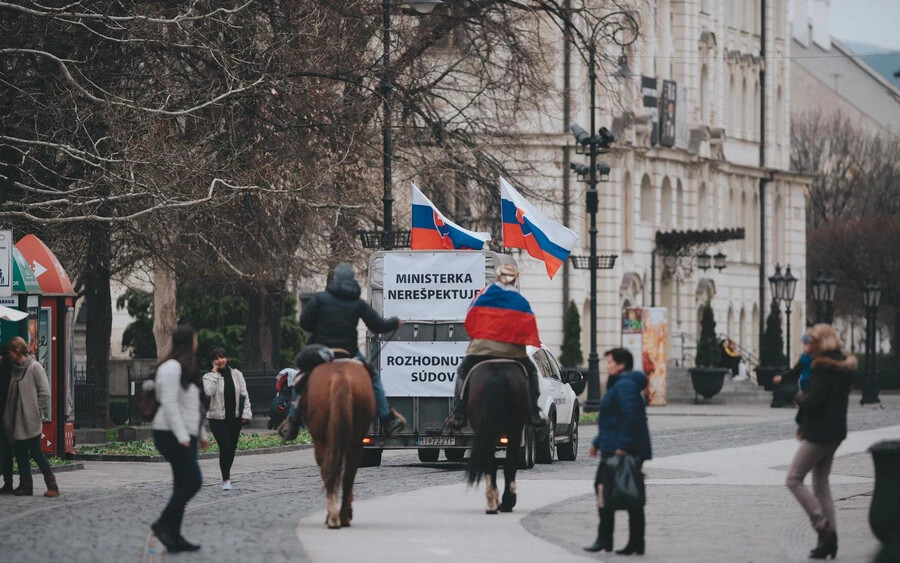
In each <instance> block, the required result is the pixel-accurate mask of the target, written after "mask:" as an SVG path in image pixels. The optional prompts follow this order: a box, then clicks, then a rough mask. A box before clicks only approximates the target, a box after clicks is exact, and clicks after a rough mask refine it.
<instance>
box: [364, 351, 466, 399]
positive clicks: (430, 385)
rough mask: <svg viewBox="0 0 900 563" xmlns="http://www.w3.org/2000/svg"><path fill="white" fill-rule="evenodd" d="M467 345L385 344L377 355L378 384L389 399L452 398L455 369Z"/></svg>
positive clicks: (464, 353)
mask: <svg viewBox="0 0 900 563" xmlns="http://www.w3.org/2000/svg"><path fill="white" fill-rule="evenodd" d="M468 346H469V343H468V342H466V341H462V342H431V341H422V342H396V341H392V342H388V343H385V344H384V347H383V348H382V350H381V356H380V368H381V382H382V383H383V384H384V392H385V394H386V395H387V396H389V397H452V396H453V390H454V387H455V386H456V368H458V367H459V364H460V362H462V360H463V358H465V356H466V348H468Z"/></svg>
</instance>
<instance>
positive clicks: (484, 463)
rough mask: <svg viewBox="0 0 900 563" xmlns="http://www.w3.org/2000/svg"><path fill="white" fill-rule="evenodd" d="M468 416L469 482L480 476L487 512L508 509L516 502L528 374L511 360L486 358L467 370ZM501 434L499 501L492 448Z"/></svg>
mask: <svg viewBox="0 0 900 563" xmlns="http://www.w3.org/2000/svg"><path fill="white" fill-rule="evenodd" d="M467 385H468V387H469V390H468V393H469V406H468V415H469V422H470V423H471V425H472V429H473V430H474V431H475V441H474V443H473V444H472V456H471V457H470V458H469V467H468V469H467V473H468V479H469V484H470V485H474V484H475V483H477V482H478V481H480V480H481V477H482V476H484V481H485V483H484V488H485V490H484V496H485V497H486V498H487V508H486V510H485V512H486V513H487V514H497V510H499V511H500V512H512V509H513V507H514V506H515V505H516V469H518V463H519V448H520V447H521V444H522V431H523V429H524V428H525V421H526V420H528V411H529V405H530V404H531V403H530V402H529V395H528V376H527V375H526V373H525V369H524V368H523V367H522V365H521V364H519V363H518V362H516V361H514V360H488V361H485V362H481V363H480V364H478V365H476V366H475V367H474V368H472V371H471V372H469V380H468V383H467ZM501 436H506V438H507V439H508V441H507V446H506V460H505V461H504V462H503V480H504V489H503V502H500V495H499V493H498V491H497V458H496V455H495V454H496V450H497V445H498V440H500V438H501Z"/></svg>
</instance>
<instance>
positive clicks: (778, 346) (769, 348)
mask: <svg viewBox="0 0 900 563" xmlns="http://www.w3.org/2000/svg"><path fill="white" fill-rule="evenodd" d="M759 365H760V366H761V367H782V366H786V365H787V357H785V355H784V337H783V336H782V335H781V308H780V307H779V306H778V302H777V301H775V300H774V299H773V300H772V305H771V307H769V316H768V317H766V330H764V331H763V337H762V347H761V348H760V350H759Z"/></svg>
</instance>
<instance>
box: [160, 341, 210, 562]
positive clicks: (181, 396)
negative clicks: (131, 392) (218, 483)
mask: <svg viewBox="0 0 900 563" xmlns="http://www.w3.org/2000/svg"><path fill="white" fill-rule="evenodd" d="M196 352H197V334H196V333H195V332H194V329H192V328H191V327H189V326H179V327H178V328H176V329H175V332H173V333H172V351H171V352H170V353H169V355H168V357H167V359H166V360H164V361H163V362H162V363H161V364H159V366H158V367H157V368H156V383H155V387H154V391H155V394H156V400H157V401H159V408H158V409H157V411H156V415H155V416H154V417H153V441H154V443H155V444H156V449H157V450H159V453H161V454H162V455H163V457H165V458H166V461H168V462H169V464H170V465H171V466H172V476H173V481H174V483H173V489H172V496H171V497H170V498H169V502H168V504H166V508H165V509H164V510H163V512H162V514H161V515H160V517H159V519H158V520H157V521H156V522H154V523H153V524H152V525H151V526H150V528H151V529H152V530H153V533H154V534H156V537H157V538H159V541H161V542H162V543H163V545H165V546H166V549H167V550H168V551H169V553H177V552H179V551H197V550H198V549H200V546H199V545H197V544H193V543H191V542H189V541H187V540H186V539H184V536H182V535H181V523H182V520H183V519H184V509H185V506H186V505H187V503H188V501H189V500H191V498H193V496H194V495H196V494H197V491H199V490H200V486H201V485H202V484H203V476H202V475H201V473H200V465H198V463H197V448H198V446H199V448H200V449H201V450H205V449H206V446H207V442H206V432H205V430H204V428H203V409H204V405H203V400H204V397H205V395H204V394H203V391H202V389H201V385H202V380H201V379H200V374H199V373H198V372H197V362H196V360H195V357H194V355H195V354H196Z"/></svg>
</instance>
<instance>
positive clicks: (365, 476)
mask: <svg viewBox="0 0 900 563" xmlns="http://www.w3.org/2000/svg"><path fill="white" fill-rule="evenodd" d="M851 400H853V398H851ZM883 400H884V406H885V408H884V409H877V410H873V409H868V408H867V409H863V408H861V407H859V406H858V405H857V404H856V403H855V402H854V403H852V404H851V412H850V416H849V420H850V427H851V431H852V434H851V436H850V437H849V438H848V440H847V441H846V442H845V443H844V445H843V446H842V448H841V450H839V452H838V455H839V456H840V457H839V459H838V460H837V461H836V463H835V468H834V474H833V478H832V483H833V486H834V496H835V499H836V500H837V506H838V519H839V526H840V532H841V546H840V556H839V558H838V559H839V560H843V561H866V560H867V559H868V557H869V556H870V555H871V553H873V552H874V550H875V549H876V548H877V541H876V540H875V538H874V537H873V536H872V534H871V532H870V530H869V528H868V523H867V514H868V505H869V501H870V497H869V495H870V493H871V490H872V467H871V461H870V458H869V456H868V454H865V453H864V452H865V449H866V447H868V445H869V444H871V443H872V442H874V441H877V440H879V439H884V438H889V437H891V438H896V437H898V436H900V397H894V396H886V397H884V398H883ZM794 412H795V411H793V410H790V409H769V408H768V407H765V406H748V405H697V406H694V405H671V406H669V407H665V408H660V409H652V410H650V425H651V429H652V432H653V443H654V453H655V455H656V459H655V460H653V461H652V462H651V463H649V464H648V465H647V475H648V496H649V502H648V506H647V521H648V528H647V543H648V548H647V549H648V554H647V556H646V557H645V558H644V560H645V561H654V562H655V561H660V562H661V561H675V562H678V561H685V562H687V561H710V562H713V561H760V562H762V561H800V560H804V559H805V554H806V552H807V551H808V549H809V547H810V545H811V544H812V543H813V542H814V537H813V534H812V532H811V530H809V527H808V524H807V521H806V519H805V517H804V515H803V513H802V511H801V510H800V508H799V506H798V505H797V504H796V502H795V501H794V499H793V497H791V496H790V495H789V493H788V492H787V490H786V489H785V488H784V486H783V484H782V483H783V481H784V470H785V469H786V466H787V464H789V463H790V460H791V456H792V455H793V451H794V449H795V448H796V441H794V440H793V438H792V437H793V433H794V424H793V416H794ZM593 434H594V429H593V428H592V427H590V426H589V425H585V426H584V427H583V428H582V432H581V436H582V440H581V451H580V454H579V460H578V461H576V462H568V463H560V462H557V463H554V464H553V465H551V466H537V467H536V468H535V469H534V470H530V471H525V472H522V473H520V477H519V505H518V506H517V507H516V511H515V512H514V513H513V514H511V515H510V514H501V515H497V516H487V515H485V514H483V510H484V496H483V491H482V489H481V488H480V487H479V488H478V489H475V490H467V489H466V488H465V486H464V485H463V484H462V474H461V471H460V470H461V469H462V467H463V465H462V464H452V463H446V462H441V463H435V464H422V463H419V462H418V459H417V457H416V454H415V453H414V452H412V453H406V452H388V453H386V454H385V457H384V464H383V465H382V467H380V468H370V469H363V470H361V471H360V474H359V477H358V479H357V488H356V499H357V501H356V503H355V514H354V516H355V518H354V525H353V528H351V529H345V530H340V531H333V530H326V529H325V528H324V526H323V522H324V512H323V509H324V495H323V494H322V492H321V481H320V479H319V477H318V470H317V468H316V467H315V464H314V461H313V459H312V452H311V451H310V450H304V451H300V452H288V453H282V454H272V455H261V456H246V457H238V458H237V460H236V462H235V469H234V484H235V490H233V491H230V492H222V491H221V490H220V489H219V488H218V466H217V461H216V460H205V461H203V462H201V466H202V468H203V472H204V477H205V479H206V484H205V486H204V487H203V489H202V491H201V492H200V494H199V495H198V496H197V497H196V498H195V499H194V501H193V502H192V503H191V504H190V505H189V507H188V514H187V516H186V518H185V535H186V536H188V537H189V538H191V539H194V540H196V541H198V542H200V543H202V544H203V550H202V551H201V552H200V553H199V554H191V555H178V556H166V555H165V553H164V552H161V550H153V551H152V552H151V550H148V541H149V534H148V530H149V524H150V522H151V521H153V520H154V519H155V518H156V516H157V515H158V513H159V511H160V510H161V508H162V506H163V504H164V502H165V499H166V497H167V496H168V494H169V490H170V489H169V487H170V484H169V478H170V477H169V469H168V466H167V465H166V464H158V463H114V462H105V463H104V462H89V463H85V468H86V469H85V470H83V471H76V472H71V473H62V474H60V476H59V480H60V486H61V489H62V491H63V496H62V497H60V498H59V499H56V500H50V499H45V498H43V497H34V498H9V497H2V498H0V552H2V553H3V559H4V560H9V561H18V560H22V561H39V562H42V561H141V560H144V561H163V560H185V561H217V562H219V561H241V562H246V561H344V560H351V559H352V560H367V561H381V560H391V561H420V560H422V559H425V558H428V559H429V560H430V559H431V558H443V559H447V560H471V561H479V560H487V559H488V558H490V559H492V560H513V559H514V560H517V561H532V560H553V561H576V560H578V561H584V560H588V559H593V560H615V559H617V556H615V555H607V554H604V556H603V557H597V556H589V555H588V554H585V553H584V552H582V551H581V546H582V545H586V544H588V543H590V542H591V541H592V540H593V535H594V532H595V527H596V510H595V508H594V499H593V497H592V495H591V493H590V491H591V480H592V477H593V470H594V463H595V462H594V461H593V460H589V459H588V458H587V455H586V450H587V443H588V440H589V438H590V437H592V436H593ZM626 523H627V517H625V515H624V514H621V515H620V516H619V520H618V526H617V530H616V544H617V546H622V545H624V543H625V541H626V537H625V536H626V533H627V525H626ZM153 547H155V543H154V545H153Z"/></svg>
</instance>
